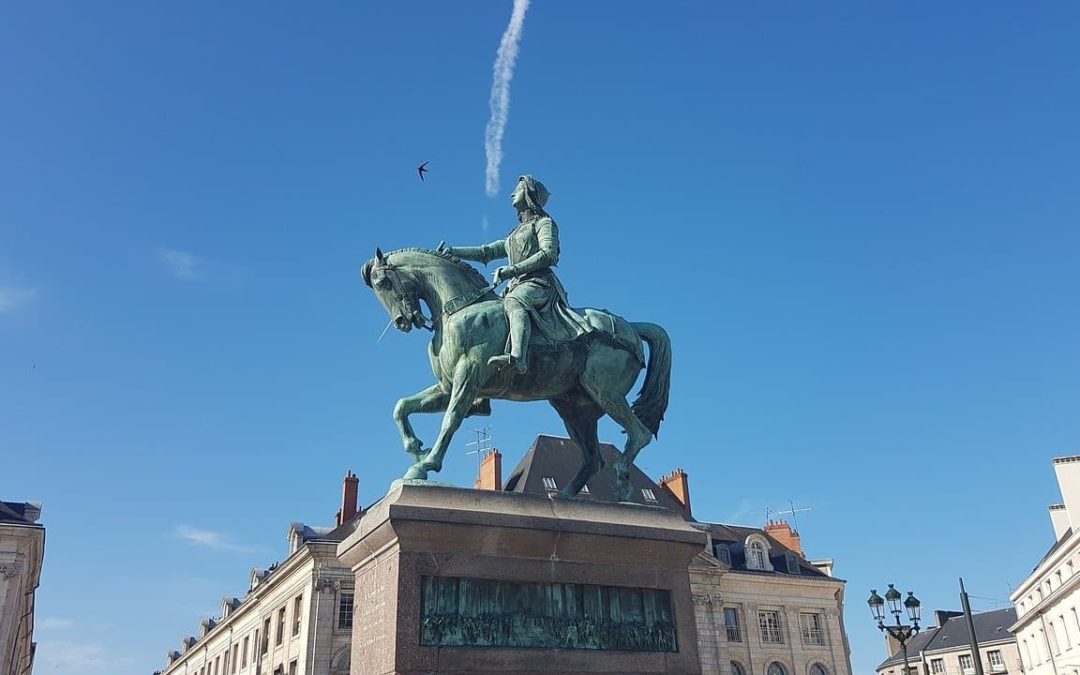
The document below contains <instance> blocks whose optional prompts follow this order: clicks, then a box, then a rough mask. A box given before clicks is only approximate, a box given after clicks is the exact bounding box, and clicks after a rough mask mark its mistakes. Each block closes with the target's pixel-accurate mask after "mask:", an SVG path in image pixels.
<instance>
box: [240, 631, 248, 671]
mask: <svg viewBox="0 0 1080 675" xmlns="http://www.w3.org/2000/svg"><path fill="white" fill-rule="evenodd" d="M250 639H251V638H249V637H248V636H246V635H245V636H244V648H243V649H242V650H240V667H241V668H247V655H248V641H249V640H250Z"/></svg>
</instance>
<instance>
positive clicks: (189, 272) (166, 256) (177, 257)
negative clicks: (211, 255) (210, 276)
mask: <svg viewBox="0 0 1080 675" xmlns="http://www.w3.org/2000/svg"><path fill="white" fill-rule="evenodd" d="M157 254H158V259H160V260H161V262H163V263H165V266H166V267H167V268H168V270H169V273H170V274H172V275H173V276H174V277H176V278H177V279H182V280H183V281H197V280H199V279H201V278H202V275H203V269H204V267H205V263H206V261H204V260H203V259H202V258H200V257H199V256H197V255H193V254H191V253H187V252H186V251H178V250H176V249H172V248H160V249H158V252H157Z"/></svg>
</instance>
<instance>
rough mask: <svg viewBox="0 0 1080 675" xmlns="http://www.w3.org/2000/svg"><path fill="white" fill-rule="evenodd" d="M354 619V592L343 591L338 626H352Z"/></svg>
mask: <svg viewBox="0 0 1080 675" xmlns="http://www.w3.org/2000/svg"><path fill="white" fill-rule="evenodd" d="M352 619H353V594H352V593H342V594H341V598H340V599H339V600H338V610H337V627H338V628H352Z"/></svg>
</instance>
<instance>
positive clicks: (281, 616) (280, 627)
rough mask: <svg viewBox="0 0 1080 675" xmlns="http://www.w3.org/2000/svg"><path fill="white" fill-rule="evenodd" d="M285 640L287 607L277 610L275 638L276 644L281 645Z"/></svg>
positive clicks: (276, 645)
mask: <svg viewBox="0 0 1080 675" xmlns="http://www.w3.org/2000/svg"><path fill="white" fill-rule="evenodd" d="M284 641H285V608H284V607H282V608H281V609H279V610H278V611H277V639H275V640H274V646H275V647H280V646H281V643H282V642H284Z"/></svg>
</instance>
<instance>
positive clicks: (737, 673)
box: [731, 661, 746, 675]
mask: <svg viewBox="0 0 1080 675" xmlns="http://www.w3.org/2000/svg"><path fill="white" fill-rule="evenodd" d="M731 675H746V670H745V669H744V668H743V667H742V666H741V665H739V662H738V661H732V662H731Z"/></svg>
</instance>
